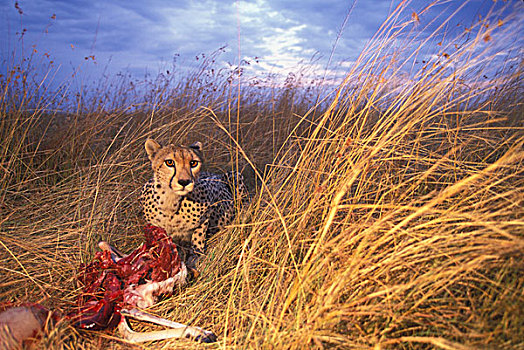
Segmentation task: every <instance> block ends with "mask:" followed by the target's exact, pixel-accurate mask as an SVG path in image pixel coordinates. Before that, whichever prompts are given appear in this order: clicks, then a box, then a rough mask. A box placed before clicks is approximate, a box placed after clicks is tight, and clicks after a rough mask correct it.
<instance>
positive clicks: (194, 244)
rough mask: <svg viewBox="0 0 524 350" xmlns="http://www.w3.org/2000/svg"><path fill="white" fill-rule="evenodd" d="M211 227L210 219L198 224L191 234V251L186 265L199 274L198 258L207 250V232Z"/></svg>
mask: <svg viewBox="0 0 524 350" xmlns="http://www.w3.org/2000/svg"><path fill="white" fill-rule="evenodd" d="M208 227H209V219H206V220H205V221H204V222H202V224H201V225H200V226H198V227H197V228H196V229H195V231H194V232H193V235H192V236H191V251H190V252H189V254H188V257H187V262H186V266H187V267H188V268H189V269H191V270H192V272H193V273H196V275H198V270H197V268H196V265H197V262H198V258H199V257H200V256H201V255H203V254H204V253H205V251H206V233H207V228H208Z"/></svg>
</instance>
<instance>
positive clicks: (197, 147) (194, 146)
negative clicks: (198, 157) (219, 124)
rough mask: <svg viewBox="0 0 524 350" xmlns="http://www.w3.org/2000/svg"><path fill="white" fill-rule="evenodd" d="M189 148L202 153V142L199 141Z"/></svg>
mask: <svg viewBox="0 0 524 350" xmlns="http://www.w3.org/2000/svg"><path fill="white" fill-rule="evenodd" d="M189 148H192V149H194V150H197V151H200V152H202V142H198V141H197V142H195V143H194V144H192V145H191V146H189Z"/></svg>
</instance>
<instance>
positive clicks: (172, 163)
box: [165, 159, 175, 168]
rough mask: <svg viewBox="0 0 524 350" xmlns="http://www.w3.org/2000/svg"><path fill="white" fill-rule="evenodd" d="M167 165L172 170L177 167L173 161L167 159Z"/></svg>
mask: <svg viewBox="0 0 524 350" xmlns="http://www.w3.org/2000/svg"><path fill="white" fill-rule="evenodd" d="M165 163H166V165H167V166H168V167H170V168H174V167H175V161H174V160H173V159H166V161H165Z"/></svg>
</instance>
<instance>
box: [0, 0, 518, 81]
mask: <svg viewBox="0 0 524 350" xmlns="http://www.w3.org/2000/svg"><path fill="white" fill-rule="evenodd" d="M513 1H515V2H520V3H522V1H521V0H513ZM510 2H511V1H510ZM17 3H18V8H19V9H17V8H15V1H11V0H0V4H1V9H2V11H1V16H2V18H1V20H0V37H1V38H2V44H1V45H0V54H1V59H2V62H1V64H2V70H5V64H6V61H7V60H8V59H9V57H10V55H11V54H12V52H13V50H15V51H17V52H18V53H20V32H21V31H22V30H23V29H26V31H25V33H24V36H23V43H24V47H25V49H24V50H25V53H26V54H27V53H28V52H30V50H32V47H33V45H34V48H36V49H37V50H38V53H39V54H44V53H47V54H49V58H47V57H46V59H48V60H53V62H54V65H55V67H58V66H59V67H60V68H59V73H58V75H59V76H60V75H67V74H68V73H69V72H71V71H72V70H73V69H75V68H77V67H82V70H83V71H84V72H85V73H87V74H88V75H89V76H90V77H92V78H93V79H96V77H97V75H99V74H101V73H102V72H103V71H104V70H107V71H108V72H109V73H111V74H115V73H117V72H120V71H127V72H129V73H131V74H133V76H135V77H137V78H140V77H143V76H144V74H145V72H146V71H147V72H149V73H152V74H156V73H157V72H159V71H160V70H165V69H171V67H172V62H173V59H174V58H175V57H176V60H177V67H178V69H179V70H182V71H183V70H184V69H187V67H188V66H191V65H192V64H195V62H196V58H195V57H196V56H199V55H201V54H202V53H204V54H206V55H209V54H210V53H212V52H213V51H215V50H217V49H218V48H220V47H224V46H225V47H226V49H225V52H224V53H223V54H221V55H220V56H219V60H220V62H219V65H223V66H224V67H225V66H228V65H229V64H232V65H235V64H238V60H239V58H238V57H239V56H240V58H241V59H247V60H251V62H253V63H255V60H254V58H255V57H256V58H257V60H256V61H258V63H257V64H253V65H252V68H251V69H252V71H253V73H254V74H264V73H282V74H286V73H287V72H291V71H296V70H297V69H298V67H299V66H300V65H301V64H302V63H307V62H310V60H311V59H314V61H315V64H314V65H312V66H311V67H313V68H312V69H314V70H322V69H323V68H324V67H325V66H326V63H327V61H328V59H329V57H330V55H331V52H332V48H333V46H334V45H335V43H336V50H335V51H334V55H333V57H332V65H334V66H336V65H339V64H340V63H342V62H346V63H347V62H352V61H354V60H355V59H356V58H357V56H358V54H359V53H360V52H361V50H362V48H363V47H364V45H365V44H366V42H368V40H370V38H371V37H372V36H373V34H374V33H375V32H376V31H377V29H378V28H379V26H380V25H381V24H382V22H383V21H384V20H385V19H386V18H387V16H388V14H389V13H390V12H391V11H392V9H393V8H394V7H395V6H396V5H397V4H398V3H399V1H391V0H360V1H358V0H357V1H353V0H351V1H341V0H323V1H318V0H317V1H315V0H289V1H278V0H253V1H216V0H201V1H197V0H149V1H143V0H138V1H136V0H116V1H106V0H91V1H80V0H19V1H18V2H17ZM428 3H429V1H422V0H414V1H411V2H410V3H409V4H408V5H407V10H406V13H407V16H409V15H410V14H411V13H412V12H417V13H419V12H420V10H421V9H422V8H423V7H424V6H426V5H427V4H428ZM442 3H443V4H441V5H439V6H437V7H436V8H435V10H434V11H433V12H429V13H427V14H424V15H421V16H420V22H421V24H422V25H424V23H429V22H430V21H431V19H432V16H436V15H438V14H440V15H442V14H443V13H444V14H446V13H451V12H452V11H453V10H454V9H456V8H457V7H458V6H459V5H460V4H461V3H463V2H462V1H442ZM504 3H505V2H504V1H502V0H499V1H498V3H495V4H494V1H493V0H473V1H470V2H469V3H468V5H467V6H466V7H465V8H464V9H463V10H461V12H460V13H459V14H458V15H457V16H456V17H455V18H454V20H453V21H451V22H450V25H449V26H450V28H453V27H454V26H455V25H458V26H460V25H461V24H462V25H463V26H467V25H469V23H471V22H472V21H474V20H475V19H476V18H477V17H478V15H479V14H480V15H485V13H487V11H489V9H490V8H491V7H492V6H503V5H504ZM350 9H351V11H350ZM522 9H523V11H524V7H523V8H522ZM20 12H23V13H22V15H20ZM348 13H349V17H347V15H348ZM346 18H347V22H346V23H345V25H343V23H344V21H345V19H346ZM340 32H342V35H341V36H340V37H339V38H338V40H337V37H338V34H339V33H340ZM90 56H94V58H95V61H93V60H92V59H91V58H89V59H87V60H86V59H85V58H86V57H90ZM95 62H96V63H95ZM346 66H347V65H346Z"/></svg>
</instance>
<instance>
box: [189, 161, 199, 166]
mask: <svg viewBox="0 0 524 350" xmlns="http://www.w3.org/2000/svg"><path fill="white" fill-rule="evenodd" d="M197 165H198V160H192V161H190V162H189V166H190V167H191V168H196V166H197Z"/></svg>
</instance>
